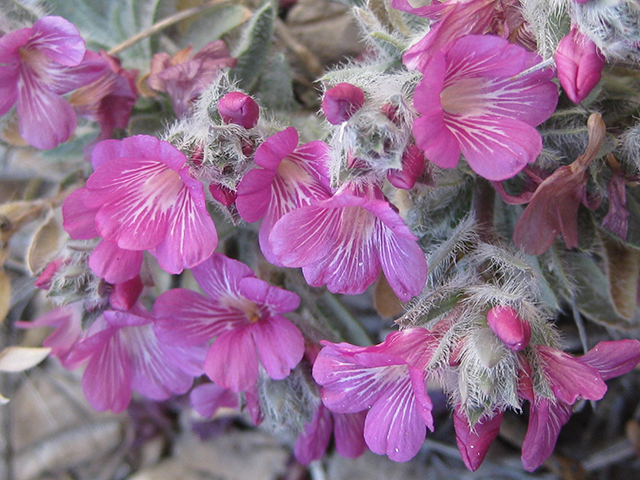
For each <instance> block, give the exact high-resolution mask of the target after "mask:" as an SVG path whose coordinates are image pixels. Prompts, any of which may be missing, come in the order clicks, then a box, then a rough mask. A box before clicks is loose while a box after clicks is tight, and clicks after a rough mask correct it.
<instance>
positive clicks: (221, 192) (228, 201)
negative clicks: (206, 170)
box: [209, 183, 238, 207]
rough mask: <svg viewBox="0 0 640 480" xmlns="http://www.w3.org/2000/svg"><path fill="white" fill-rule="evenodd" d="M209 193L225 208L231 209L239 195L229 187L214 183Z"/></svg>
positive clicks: (210, 186)
mask: <svg viewBox="0 0 640 480" xmlns="http://www.w3.org/2000/svg"><path fill="white" fill-rule="evenodd" d="M209 191H210V192H211V195H212V196H213V198H215V199H216V200H217V201H219V202H220V203H221V204H223V205H224V206H225V207H229V206H231V205H232V204H233V202H235V201H236V197H237V196H238V194H237V193H236V192H234V191H233V190H231V189H230V188H229V187H226V186H224V185H222V184H221V183H212V184H210V185H209Z"/></svg>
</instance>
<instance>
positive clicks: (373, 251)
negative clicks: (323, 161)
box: [269, 183, 427, 301]
mask: <svg viewBox="0 0 640 480" xmlns="http://www.w3.org/2000/svg"><path fill="white" fill-rule="evenodd" d="M269 240H270V242H271V245H272V248H273V252H274V254H275V255H276V257H277V258H278V260H279V261H280V262H281V263H282V265H284V266H286V267H294V268H296V267H302V273H303V274H304V277H305V279H306V280H307V283H308V284H309V285H311V286H313V287H319V286H321V285H325V284H326V285H327V288H328V289H329V290H330V291H331V292H334V293H345V294H348V295H354V294H358V293H362V292H364V291H365V290H366V288H367V287H368V286H369V285H371V284H372V283H373V282H374V281H375V280H376V278H377V277H378V274H379V273H380V268H381V267H382V271H383V272H384V275H385V277H386V278H387V280H388V282H389V285H391V288H393V291H394V292H395V293H396V295H397V296H398V297H399V298H400V299H401V300H403V301H407V300H409V299H410V298H411V297H412V296H414V295H417V294H418V293H420V292H421V291H422V288H423V287H424V284H425V282H426V277H427V262H426V259H425V256H424V253H423V252H422V250H421V248H420V246H419V245H418V243H417V242H416V240H417V239H416V237H415V236H414V235H413V233H411V231H410V230H409V228H408V227H407V226H406V225H405V223H404V221H403V220H402V218H401V217H400V215H398V213H397V212H396V211H395V210H394V208H393V206H392V205H391V204H390V203H389V202H388V201H387V200H386V199H385V198H384V195H383V194H382V191H381V190H380V188H379V187H378V186H375V185H366V186H363V187H359V186H357V185H355V184H353V183H346V184H344V185H343V186H342V187H341V189H340V190H339V191H338V192H336V194H335V195H334V196H333V197H331V198H329V199H327V200H323V201H319V202H316V203H314V204H311V205H308V206H305V207H301V208H298V209H296V210H293V211H292V212H290V213H288V214H286V215H285V216H283V217H282V219H280V220H279V221H278V222H277V223H276V224H275V226H274V227H273V232H272V233H271V236H270V237H269Z"/></svg>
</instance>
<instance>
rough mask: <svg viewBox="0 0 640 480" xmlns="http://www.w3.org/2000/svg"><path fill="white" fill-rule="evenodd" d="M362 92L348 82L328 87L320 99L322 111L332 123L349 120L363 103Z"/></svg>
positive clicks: (338, 123)
mask: <svg viewBox="0 0 640 480" xmlns="http://www.w3.org/2000/svg"><path fill="white" fill-rule="evenodd" d="M364 101H365V99H364V92H363V91H362V90H361V89H359V88H358V87H356V86H355V85H351V84H350V83H339V84H338V85H336V86H335V87H333V88H330V89H329V90H327V91H326V93H325V94H324V98H323V99H322V112H323V113H324V115H325V116H326V117H327V120H328V121H329V123H331V124H332V125H340V124H341V123H342V122H346V121H347V120H349V119H350V118H351V117H352V116H353V114H354V113H356V112H357V111H358V110H360V107H362V105H364Z"/></svg>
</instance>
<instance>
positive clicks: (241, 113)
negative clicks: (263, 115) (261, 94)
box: [218, 92, 260, 129]
mask: <svg viewBox="0 0 640 480" xmlns="http://www.w3.org/2000/svg"><path fill="white" fill-rule="evenodd" d="M218 113H220V117H222V121H223V122H224V123H227V124H229V123H234V124H236V125H240V126H241V127H244V128H247V129H249V128H253V127H255V126H256V123H258V117H259V115H260V107H258V104H257V103H256V101H255V100H254V99H253V98H251V97H250V96H249V95H246V94H244V93H242V92H229V93H227V94H226V95H225V96H223V97H222V98H221V99H220V100H219V101H218Z"/></svg>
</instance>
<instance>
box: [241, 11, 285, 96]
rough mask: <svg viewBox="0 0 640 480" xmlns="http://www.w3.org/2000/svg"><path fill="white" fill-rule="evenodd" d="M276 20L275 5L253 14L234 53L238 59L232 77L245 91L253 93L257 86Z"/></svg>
mask: <svg viewBox="0 0 640 480" xmlns="http://www.w3.org/2000/svg"><path fill="white" fill-rule="evenodd" d="M275 18H276V12H275V9H274V8H273V5H272V4H271V3H270V2H266V3H265V4H264V5H263V6H262V7H261V8H260V9H259V10H257V11H256V13H254V14H253V16H252V17H251V19H250V20H249V22H248V25H247V26H246V30H245V32H244V36H243V39H242V41H241V42H240V45H239V46H238V48H237V49H236V50H235V51H234V52H232V53H233V56H234V57H236V58H237V59H238V65H237V66H236V68H234V69H233V70H232V75H233V76H234V77H235V79H236V80H237V82H238V86H239V87H240V88H242V89H243V90H246V91H251V90H252V89H253V88H254V87H255V86H256V85H257V82H258V79H259V78H260V74H261V73H262V69H263V68H264V66H265V64H266V60H267V55H268V53H269V48H270V47H271V37H272V36H273V30H274V26H275Z"/></svg>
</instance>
